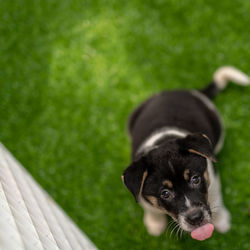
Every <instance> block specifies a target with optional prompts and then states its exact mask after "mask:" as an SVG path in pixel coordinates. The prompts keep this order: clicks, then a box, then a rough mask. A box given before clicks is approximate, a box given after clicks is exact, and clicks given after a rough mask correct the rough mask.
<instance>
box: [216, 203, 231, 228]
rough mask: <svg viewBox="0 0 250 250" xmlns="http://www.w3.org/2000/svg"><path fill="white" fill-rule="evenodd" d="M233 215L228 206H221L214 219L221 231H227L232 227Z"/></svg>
mask: <svg viewBox="0 0 250 250" xmlns="http://www.w3.org/2000/svg"><path fill="white" fill-rule="evenodd" d="M230 221H231V216H230V213H229V212H228V210H227V209H226V208H224V207H223V208H221V209H220V210H219V211H218V213H217V215H216V219H215V220H214V227H215V229H216V230H217V231H218V232H220V233H226V232H227V231H228V230H229V229H230V227H231V223H230Z"/></svg>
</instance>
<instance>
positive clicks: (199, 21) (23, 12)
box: [0, 0, 250, 250]
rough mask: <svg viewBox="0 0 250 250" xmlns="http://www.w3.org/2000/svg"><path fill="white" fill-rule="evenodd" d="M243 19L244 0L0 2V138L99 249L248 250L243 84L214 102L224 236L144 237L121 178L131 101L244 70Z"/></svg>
mask: <svg viewBox="0 0 250 250" xmlns="http://www.w3.org/2000/svg"><path fill="white" fill-rule="evenodd" d="M249 13H250V1H245V0H238V1H227V0H221V1H218V0H217V1H215V0H211V1H203V0H200V1H184V0H166V1H163V0H154V1H147V0H144V1H136V0H134V1H124V0H119V1H115V0H114V1H112V0H106V1H105V0H103V1H102V0H89V1H80V0H72V1H67V0H60V1H56V0H15V1H4V0H0V117H1V118H0V141H1V142H2V143H3V144H4V145H5V146H6V147H7V148H8V149H9V150H10V151H11V152H12V153H13V155H14V156H15V157H16V158H17V159H18V160H19V161H20V162H21V163H22V164H23V165H24V166H25V167H26V168H27V170H28V171H29V172H30V173H31V174H32V175H33V176H34V178H35V179H36V180H37V181H38V182H39V183H40V184H41V185H42V186H43V187H44V188H45V190H46V191H47V192H48V193H49V194H50V195H51V196H52V197H53V198H54V199H55V200H56V201H57V202H58V203H59V205H60V206H62V208H63V209H64V210H65V211H66V212H67V213H68V214H69V215H70V217H71V218H72V219H73V220H74V221H75V222H76V223H77V224H78V226H79V227H80V228H81V229H83V231H84V232H85V233H86V234H87V235H88V236H89V237H90V239H91V240H92V241H93V242H94V243H95V244H96V245H97V247H99V248H100V249H107V250H110V249H116V250H117V249H133V250H136V249H173V250H177V249H191V248H192V249H194V250H195V249H203V250H205V249H241V250H243V249H250V242H249V235H250V217H249V215H248V204H249V203H250V201H249V197H250V189H249V185H250V182H249V179H250V178H249V175H250V163H249V162H250V154H249V152H248V151H249V146H250V145H249V141H250V134H249V129H250V125H249V121H250V112H249V110H250V101H249V100H250V99H249V96H250V88H243V87H239V86H234V85H230V87H228V88H227V89H226V90H225V91H224V92H223V93H222V94H221V95H220V96H218V98H217V99H216V101H215V102H216V105H217V106H218V109H219V110H220V112H221V114H222V117H223V119H224V122H225V127H226V140H225V146H224V148H223V150H222V151H221V153H220V154H219V156H218V159H219V162H218V164H217V165H216V167H217V168H218V169H219V171H220V173H221V178H222V183H223V194H224V200H225V204H226V206H227V207H228V209H229V210H230V211H231V214H232V229H231V231H230V232H229V233H227V234H226V235H221V234H218V233H215V234H214V235H213V237H212V238H211V239H209V240H207V241H204V242H197V241H194V240H192V239H191V238H190V236H189V235H188V234H187V235H184V237H183V238H181V239H180V237H179V236H180V235H177V234H176V231H175V232H173V234H172V236H171V237H170V236H169V231H171V229H172V228H171V227H170V228H169V229H168V230H167V231H166V233H164V234H163V235H162V236H161V237H159V238H155V237H152V236H150V235H148V234H147V232H146V229H145V228H144V225H143V223H142V216H143V213H142V209H141V208H140V207H139V206H138V205H137V204H136V203H135V201H134V199H133V197H132V195H131V194H130V193H129V192H128V191H127V190H126V189H125V187H124V186H123V184H122V182H121V178H120V176H121V174H122V171H123V170H124V169H125V167H126V166H127V165H128V164H129V163H130V142H129V139H128V136H127V134H126V121H127V117H128V115H129V113H130V112H131V110H132V109H133V108H134V107H135V106H136V105H138V104H139V103H140V102H141V101H142V100H144V99H145V98H146V97H148V96H150V95H152V94H154V93H156V92H158V91H161V90H165V89H176V88H185V89H191V88H202V87H203V86H205V85H206V84H207V83H208V82H209V81H210V80H211V78H212V74H213V72H214V71H215V70H216V69H217V68H218V67H219V66H222V65H233V66H236V67H238V68H239V69H241V70H243V71H244V72H246V73H247V74H250V42H249V41H250V32H249Z"/></svg>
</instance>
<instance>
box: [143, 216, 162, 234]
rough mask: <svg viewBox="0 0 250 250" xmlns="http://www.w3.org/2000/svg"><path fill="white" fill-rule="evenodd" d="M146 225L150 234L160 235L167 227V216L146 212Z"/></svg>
mask: <svg viewBox="0 0 250 250" xmlns="http://www.w3.org/2000/svg"><path fill="white" fill-rule="evenodd" d="M144 225H145V226H146V228H147V231H148V233H149V234H151V235H153V236H159V235H161V234H162V233H163V232H164V230H165V228H166V225H167V218H166V216H165V215H164V214H158V215H154V214H152V213H145V214H144Z"/></svg>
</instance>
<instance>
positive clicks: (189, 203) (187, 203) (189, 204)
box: [184, 196, 191, 208]
mask: <svg viewBox="0 0 250 250" xmlns="http://www.w3.org/2000/svg"><path fill="white" fill-rule="evenodd" d="M184 197H185V205H186V207H187V208H190V207H191V202H190V200H189V199H188V198H187V196H184Z"/></svg>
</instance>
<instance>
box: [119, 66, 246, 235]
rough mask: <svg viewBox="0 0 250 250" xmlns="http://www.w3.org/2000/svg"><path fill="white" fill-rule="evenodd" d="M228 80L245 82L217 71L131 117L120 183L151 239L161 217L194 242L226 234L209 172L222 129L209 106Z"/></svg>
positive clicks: (226, 219)
mask: <svg viewBox="0 0 250 250" xmlns="http://www.w3.org/2000/svg"><path fill="white" fill-rule="evenodd" d="M228 81H233V82H235V83H237V84H240V85H248V84H249V83H250V79H249V77H248V76H247V75H245V74H244V73H242V72H241V71H239V70H237V69H235V68H233V67H221V68H219V69H218V70H217V71H216V72H215V73H214V76H213V81H212V82H211V83H210V84H209V85H208V86H207V87H206V88H204V89H202V90H177V91H164V92H161V93H159V94H157V95H154V96H153V97H151V98H149V99H148V100H146V101H145V102H144V103H142V104H141V105H140V106H139V107H137V108H136V109H135V110H134V112H133V113H132V114H131V116H130V118H129V122H128V129H129V134H130V136H131V140H132V163H131V165H130V166H129V167H128V168H127V169H125V171H124V173H123V176H122V179H123V182H124V184H125V186H126V187H127V188H128V190H129V191H130V192H131V193H132V194H133V195H134V197H135V199H136V201H137V202H139V203H140V204H141V206H142V207H143V209H144V224H145V226H146V228H147V230H148V232H149V233H150V234H151V235H155V236H158V235H160V234H161V233H162V232H163V231H164V230H165V228H166V216H165V215H166V214H167V215H169V216H171V217H172V218H173V220H174V221H176V223H177V224H178V225H179V227H180V228H181V229H182V230H185V231H188V232H191V236H192V238H194V239H197V240H204V239H206V238H209V237H210V236H211V235H212V233H213V230H214V228H215V229H216V230H217V231H218V232H221V233H225V232H227V231H228V230H229V229H230V214H229V212H228V210H227V209H226V208H225V206H224V205H223V200H222V194H221V190H220V189H221V187H220V179H219V174H218V173H217V172H216V171H215V169H214V167H213V163H214V162H216V158H215V154H217V153H218V152H219V151H220V149H221V148H222V145H223V140H224V128H223V124H222V121H221V118H220V115H219V112H218V111H217V109H216V107H215V106H214V104H213V103H212V99H213V98H214V97H215V96H216V95H217V94H218V93H219V92H220V91H222V90H223V89H224V88H225V87H226V86H227V83H228Z"/></svg>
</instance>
